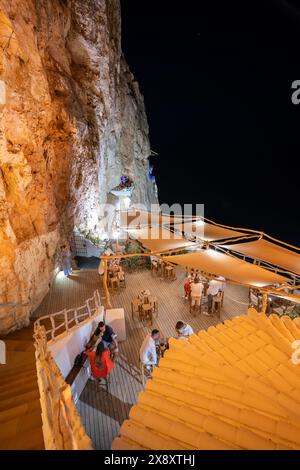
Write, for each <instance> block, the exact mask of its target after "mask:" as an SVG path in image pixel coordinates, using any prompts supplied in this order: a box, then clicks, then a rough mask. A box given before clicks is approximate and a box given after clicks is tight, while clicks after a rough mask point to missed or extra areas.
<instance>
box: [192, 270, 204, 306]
mask: <svg viewBox="0 0 300 470" xmlns="http://www.w3.org/2000/svg"><path fill="white" fill-rule="evenodd" d="M203 289H204V287H203V284H202V283H201V282H200V279H199V277H198V276H196V277H195V279H194V282H193V283H192V284H191V308H193V307H194V306H195V305H196V306H199V307H200V304H201V296H202V292H203Z"/></svg>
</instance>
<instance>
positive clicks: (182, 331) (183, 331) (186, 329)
mask: <svg viewBox="0 0 300 470" xmlns="http://www.w3.org/2000/svg"><path fill="white" fill-rule="evenodd" d="M175 330H176V334H177V339H188V338H189V337H190V336H191V335H192V334H193V333H194V332H193V328H192V327H191V326H190V325H188V324H187V323H184V322H183V321H181V320H180V321H178V322H177V323H176V325H175Z"/></svg>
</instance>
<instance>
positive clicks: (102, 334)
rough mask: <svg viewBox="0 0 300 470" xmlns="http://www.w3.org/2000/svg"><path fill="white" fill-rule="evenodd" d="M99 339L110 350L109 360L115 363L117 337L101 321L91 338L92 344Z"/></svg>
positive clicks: (109, 327) (110, 328)
mask: <svg viewBox="0 0 300 470" xmlns="http://www.w3.org/2000/svg"><path fill="white" fill-rule="evenodd" d="M100 338H101V340H102V341H103V344H104V346H105V347H106V348H108V349H109V350H110V353H111V359H112V360H113V361H115V360H116V358H117V356H118V352H119V351H118V343H117V335H116V334H115V332H114V330H113V329H112V327H111V326H109V325H105V323H104V322H103V321H100V322H99V323H98V326H97V328H96V330H95V332H94V334H93V337H92V342H93V343H94V344H95V343H96V342H97V341H98V340H99V339H100Z"/></svg>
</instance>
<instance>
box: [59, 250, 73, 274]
mask: <svg viewBox="0 0 300 470" xmlns="http://www.w3.org/2000/svg"><path fill="white" fill-rule="evenodd" d="M60 255H61V262H62V267H63V271H64V275H65V276H70V274H71V273H72V267H71V253H70V250H69V248H68V246H67V245H62V246H61V248H60Z"/></svg>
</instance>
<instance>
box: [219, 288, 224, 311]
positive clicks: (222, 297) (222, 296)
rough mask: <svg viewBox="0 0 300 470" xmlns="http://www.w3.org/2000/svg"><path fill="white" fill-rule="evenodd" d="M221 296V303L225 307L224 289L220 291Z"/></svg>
mask: <svg viewBox="0 0 300 470" xmlns="http://www.w3.org/2000/svg"><path fill="white" fill-rule="evenodd" d="M220 296H221V305H222V307H223V303H224V291H223V290H221V291H220Z"/></svg>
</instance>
